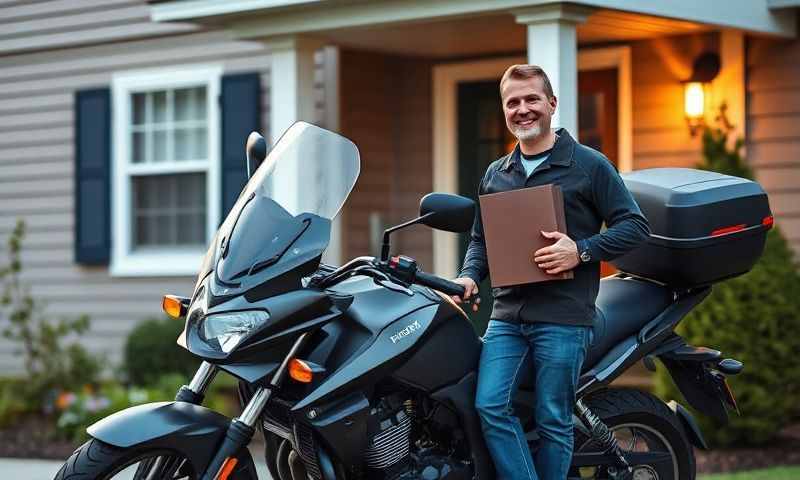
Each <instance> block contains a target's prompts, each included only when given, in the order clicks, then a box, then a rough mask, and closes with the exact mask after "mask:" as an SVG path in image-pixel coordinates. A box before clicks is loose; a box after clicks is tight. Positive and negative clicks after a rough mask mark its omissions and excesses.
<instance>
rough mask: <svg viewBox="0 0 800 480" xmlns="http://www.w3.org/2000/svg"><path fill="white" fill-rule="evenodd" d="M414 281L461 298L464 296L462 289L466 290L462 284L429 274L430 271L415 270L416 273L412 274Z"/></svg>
mask: <svg viewBox="0 0 800 480" xmlns="http://www.w3.org/2000/svg"><path fill="white" fill-rule="evenodd" d="M414 282H415V283H418V284H420V285H423V286H425V287H430V288H432V289H434V290H439V291H440V292H442V293H445V294H447V295H458V296H459V297H461V298H464V291H465V290H466V289H465V288H464V285H461V284H458V283H456V282H451V281H450V280H445V279H444V278H441V277H437V276H436V275H431V274H430V273H425V272H423V271H422V270H417V273H416V275H414Z"/></svg>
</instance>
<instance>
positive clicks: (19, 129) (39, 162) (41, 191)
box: [0, 0, 324, 374]
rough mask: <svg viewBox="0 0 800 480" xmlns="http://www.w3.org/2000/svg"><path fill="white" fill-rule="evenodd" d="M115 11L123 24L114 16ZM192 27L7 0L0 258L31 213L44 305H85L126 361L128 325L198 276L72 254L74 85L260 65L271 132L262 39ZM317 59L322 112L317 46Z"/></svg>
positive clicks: (13, 363)
mask: <svg viewBox="0 0 800 480" xmlns="http://www.w3.org/2000/svg"><path fill="white" fill-rule="evenodd" d="M117 20H120V21H124V22H123V23H124V24H125V28H124V29H122V30H120V28H121V27H120V26H114V25H116V23H115V22H116V21H117ZM109 29H110V30H115V31H116V30H120V31H121V32H123V33H120V34H112V33H110V32H109ZM195 30H196V29H194V28H193V27H192V28H186V27H185V26H173V25H155V26H153V25H150V24H149V22H148V19H147V7H146V5H145V4H144V2H143V1H109V0H103V1H93V0H81V1H74V0H69V1H66V0H64V1H52V2H40V3H30V4H25V3H20V2H15V3H12V4H9V5H2V4H0V264H4V263H5V260H6V252H5V250H4V249H5V245H6V240H7V238H8V235H9V233H10V232H11V230H12V229H13V227H14V224H15V222H16V219H17V218H24V219H25V221H26V224H27V237H26V239H25V242H24V251H23V254H22V259H23V279H24V280H25V281H26V282H27V283H29V284H30V285H31V290H32V293H33V294H34V296H35V297H36V298H37V299H39V300H41V301H43V302H44V303H45V304H46V306H47V312H48V315H77V314H83V313H86V314H89V315H90V316H91V320H92V329H91V332H90V333H89V334H88V335H87V337H86V338H85V344H86V345H87V346H88V347H89V348H91V349H92V350H94V351H101V352H104V353H106V354H108V355H109V358H110V360H111V361H112V363H115V362H118V361H119V350H120V347H121V345H122V342H123V341H124V338H125V335H126V334H127V332H128V331H130V329H131V328H132V327H133V326H134V325H135V324H136V323H137V322H138V321H140V320H142V319H143V318H146V317H149V316H155V315H160V314H161V312H160V298H161V295H162V294H164V293H176V294H189V293H191V292H190V290H191V287H192V285H193V282H194V279H192V278H187V277H173V278H112V277H110V275H109V273H108V269H107V267H84V266H80V265H76V264H75V263H74V261H73V250H74V232H73V228H74V212H73V208H74V188H73V184H74V178H73V172H74V158H73V155H74V146H73V137H74V112H73V106H74V105H73V102H74V94H75V91H76V90H80V89H85V88H97V87H107V86H110V82H111V76H112V74H114V73H115V72H120V71H126V70H139V69H148V68H156V67H159V68H163V67H166V66H175V67H178V68H179V67H181V66H192V65H196V64H218V65H222V66H223V68H224V72H225V73H226V74H228V73H236V72H251V71H260V72H261V74H262V77H261V78H262V94H263V97H262V99H261V102H262V107H263V108H262V111H263V118H262V122H263V125H264V126H265V130H267V131H268V128H269V108H268V95H269V54H268V52H267V51H266V50H265V48H264V47H263V45H261V44H260V43H257V42H239V41H231V40H229V37H228V36H227V35H226V34H224V33H222V32H201V31H195ZM125 32H127V33H125ZM155 34H157V35H158V37H157V38H142V37H146V36H152V35H155ZM165 35H166V36H165ZM67 37H69V38H70V39H69V40H68V41H66V40H65V38H67ZM26 43H29V44H30V45H32V47H31V48H26V47H24V44H26ZM317 66H318V68H317V75H316V77H317V79H316V80H317V99H318V103H317V112H316V118H315V119H314V120H315V121H318V122H319V121H320V120H321V119H322V118H323V114H324V111H323V110H324V108H323V107H324V105H323V104H322V98H323V95H322V86H321V81H322V78H323V75H322V73H323V72H322V69H323V56H322V55H321V54H319V55H317ZM265 133H268V132H265ZM243 141H244V139H243ZM199 262H200V258H198V264H199ZM20 368H21V363H20V361H19V359H18V358H15V357H14V356H13V354H12V346H11V345H9V344H8V343H7V342H6V341H4V340H0V372H3V374H6V373H13V372H16V371H19V369H20Z"/></svg>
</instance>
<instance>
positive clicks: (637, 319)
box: [583, 277, 674, 372]
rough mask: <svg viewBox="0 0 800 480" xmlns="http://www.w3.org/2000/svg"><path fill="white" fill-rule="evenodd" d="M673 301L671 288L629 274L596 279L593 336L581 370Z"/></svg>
mask: <svg viewBox="0 0 800 480" xmlns="http://www.w3.org/2000/svg"><path fill="white" fill-rule="evenodd" d="M673 302H674V297H673V292H672V290H671V289H670V288H669V287H665V286H662V285H658V284H656V283H653V282H648V281H645V280H640V279H636V278H631V277H628V278H620V277H608V278H604V279H602V280H600V289H599V291H598V294H597V301H596V303H595V307H596V315H595V318H594V326H593V330H594V339H593V341H592V345H591V346H590V347H589V351H588V352H587V355H586V359H585V361H584V362H583V371H584V372H585V371H588V370H590V369H591V368H592V367H593V366H594V365H595V364H596V363H597V362H598V361H599V360H600V359H601V358H602V357H603V355H605V354H606V353H608V351H609V350H611V349H612V348H613V347H614V345H616V344H617V343H619V342H621V341H622V340H624V339H626V338H628V337H630V336H631V335H634V334H636V333H637V332H639V331H640V330H641V329H642V327H644V326H645V325H646V324H647V323H648V322H650V320H652V319H654V318H655V317H657V316H658V315H659V314H660V313H661V312H663V311H664V310H665V309H666V308H667V307H668V306H670V305H671V304H672V303H673Z"/></svg>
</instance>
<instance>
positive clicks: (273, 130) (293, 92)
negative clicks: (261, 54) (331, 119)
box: [265, 36, 321, 211]
mask: <svg viewBox="0 0 800 480" xmlns="http://www.w3.org/2000/svg"><path fill="white" fill-rule="evenodd" d="M265 43H266V45H267V47H268V48H269V50H270V72H269V73H270V83H269V109H270V113H269V148H270V149H271V148H272V147H273V146H274V145H275V143H276V142H277V141H278V139H280V137H281V135H283V133H284V132H285V131H286V130H287V129H288V128H289V127H291V126H292V124H294V123H295V122H297V121H299V120H305V121H308V122H313V121H314V52H315V51H316V50H317V49H318V48H320V47H321V43H320V42H318V41H315V40H313V39H309V38H304V37H299V36H287V37H279V38H274V39H268V40H266V41H265ZM300 165H301V162H300V161H299V159H295V161H288V159H287V161H285V162H282V167H283V168H282V169H281V172H280V176H279V181H277V182H276V183H275V185H273V188H274V191H275V197H276V198H280V199H281V204H282V205H283V207H284V208H286V209H288V210H289V211H294V210H298V209H301V208H302V207H301V206H300V205H301V203H300V198H301V197H300V195H301V192H303V191H304V190H305V191H306V192H308V190H307V189H308V188H310V186H308V185H301V178H302V177H301V172H300V171H299V170H298V171H294V172H290V171H288V170H286V167H289V166H291V167H294V168H295V169H299V168H300ZM305 173H306V175H305V177H306V178H309V177H310V178H313V175H309V174H308V172H305Z"/></svg>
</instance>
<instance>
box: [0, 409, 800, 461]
mask: <svg viewBox="0 0 800 480" xmlns="http://www.w3.org/2000/svg"><path fill="white" fill-rule="evenodd" d="M52 421H53V420H52V419H48V418H45V417H41V416H26V417H25V418H24V419H22V420H21V421H20V422H19V423H18V424H17V425H15V426H14V427H13V428H3V429H0V458H2V457H10V458H48V459H54V460H66V459H67V458H68V457H69V456H70V455H71V454H72V452H73V451H74V450H75V449H76V448H77V447H78V446H79V444H78V443H76V442H72V441H66V440H55V439H54V438H53V430H52ZM258 437H259V438H258V440H261V439H260V435H258ZM253 451H255V452H262V451H263V447H262V448H256V449H254V450H253ZM695 455H696V458H697V472H698V473H701V474H702V473H720V472H734V471H742V470H754V469H758V468H764V467H772V466H776V465H800V424H798V425H793V426H791V427H789V428H786V429H784V430H783V431H782V432H781V433H780V435H779V437H778V438H776V440H775V441H773V442H771V443H770V444H768V445H765V446H763V447H758V448H736V449H725V450H710V451H707V452H706V451H702V450H696V451H695Z"/></svg>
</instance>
